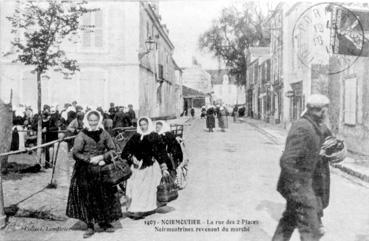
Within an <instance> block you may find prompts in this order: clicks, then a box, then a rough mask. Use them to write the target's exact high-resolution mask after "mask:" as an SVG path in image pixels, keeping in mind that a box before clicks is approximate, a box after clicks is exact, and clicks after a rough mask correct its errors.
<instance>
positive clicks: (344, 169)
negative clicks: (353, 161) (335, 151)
mask: <svg viewBox="0 0 369 241" xmlns="http://www.w3.org/2000/svg"><path fill="white" fill-rule="evenodd" d="M331 166H332V167H334V168H337V169H339V170H341V171H342V172H344V173H347V174H349V175H351V176H354V177H356V178H359V179H360V180H362V181H364V182H367V183H369V176H368V175H366V174H363V173H360V172H358V171H355V170H353V169H351V168H349V167H346V166H344V165H343V164H331Z"/></svg>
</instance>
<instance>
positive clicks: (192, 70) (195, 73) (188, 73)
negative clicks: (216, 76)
mask: <svg viewBox="0 0 369 241" xmlns="http://www.w3.org/2000/svg"><path fill="white" fill-rule="evenodd" d="M182 78H183V85H185V86H187V87H190V88H192V89H195V90H198V91H200V92H202V93H205V94H207V95H211V94H212V87H211V76H210V74H209V73H208V72H206V70H204V69H203V68H202V67H201V65H200V64H197V63H194V64H193V65H192V66H191V67H186V68H183V75H182Z"/></svg>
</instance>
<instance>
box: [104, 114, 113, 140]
mask: <svg viewBox="0 0 369 241" xmlns="http://www.w3.org/2000/svg"><path fill="white" fill-rule="evenodd" d="M103 126H104V129H105V130H106V131H107V132H108V133H109V134H110V135H112V134H113V120H112V119H111V117H110V114H109V113H104V120H103Z"/></svg>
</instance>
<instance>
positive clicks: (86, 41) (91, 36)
mask: <svg viewBox="0 0 369 241" xmlns="http://www.w3.org/2000/svg"><path fill="white" fill-rule="evenodd" d="M82 23H83V25H84V26H93V28H92V29H89V28H87V29H86V30H85V31H83V33H82V47H83V48H97V49H99V48H102V47H103V46H104V36H103V34H104V33H103V11H102V10H101V9H100V10H99V11H96V12H90V13H87V14H85V15H84V16H83V19H82Z"/></svg>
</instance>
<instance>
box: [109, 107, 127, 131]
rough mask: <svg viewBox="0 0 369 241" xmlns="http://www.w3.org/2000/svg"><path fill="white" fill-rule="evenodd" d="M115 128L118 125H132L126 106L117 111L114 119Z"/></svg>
mask: <svg viewBox="0 0 369 241" xmlns="http://www.w3.org/2000/svg"><path fill="white" fill-rule="evenodd" d="M113 123H114V128H117V127H128V126H131V120H130V118H129V115H128V113H127V111H125V110H124V107H123V106H122V107H120V108H119V111H118V112H117V113H115V117H114V119H113Z"/></svg>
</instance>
